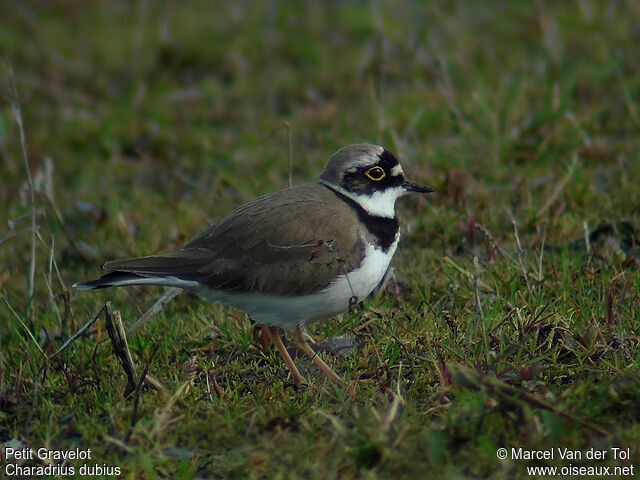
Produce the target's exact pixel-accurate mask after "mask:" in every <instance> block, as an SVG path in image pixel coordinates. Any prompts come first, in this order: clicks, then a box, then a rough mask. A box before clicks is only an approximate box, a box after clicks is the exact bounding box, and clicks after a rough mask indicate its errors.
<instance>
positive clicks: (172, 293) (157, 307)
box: [127, 288, 182, 337]
mask: <svg viewBox="0 0 640 480" xmlns="http://www.w3.org/2000/svg"><path fill="white" fill-rule="evenodd" d="M180 293H182V289H180V288H170V289H169V290H167V291H166V292H165V293H164V295H162V296H161V297H160V298H159V299H158V300H156V302H155V303H154V304H153V305H151V307H149V309H148V310H147V311H146V312H144V313H143V314H142V316H141V317H140V318H139V319H138V320H136V321H135V322H134V323H133V325H131V326H130V327H129V328H128V329H127V337H130V336H131V335H132V334H133V333H135V332H136V331H138V330H139V329H140V328H141V327H142V326H143V325H144V324H145V323H147V321H148V320H149V319H150V318H151V317H153V316H154V315H155V314H156V313H158V312H161V311H162V309H163V308H164V307H165V305H167V304H168V303H169V302H170V301H171V300H173V299H174V298H176V297H177V296H178V295H179V294H180Z"/></svg>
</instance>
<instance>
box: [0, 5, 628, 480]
mask: <svg viewBox="0 0 640 480" xmlns="http://www.w3.org/2000/svg"><path fill="white" fill-rule="evenodd" d="M2 17H3V18H2V20H0V26H1V28H0V55H1V56H2V58H3V61H4V64H5V66H4V67H3V68H2V71H1V72H0V79H1V82H2V83H1V85H2V90H3V94H4V95H3V97H4V100H3V102H2V103H1V104H0V105H1V106H0V158H1V161H0V202H1V208H0V221H1V222H0V225H2V226H1V227H0V294H1V295H2V297H3V298H2V299H0V302H1V303H2V306H1V307H0V442H2V443H4V442H8V441H10V440H14V441H15V440H19V441H20V442H23V445H25V446H29V447H31V448H34V449H35V448H40V447H47V448H50V449H58V450H61V449H70V448H75V447H76V446H77V447H79V448H81V449H87V448H91V450H92V458H93V459H95V463H97V464H98V465H107V466H111V467H113V466H118V467H119V468H120V469H121V471H122V478H295V477H305V478H392V477H398V478H425V477H431V478H438V477H440V478H466V477H491V478H525V477H527V471H526V467H527V466H543V465H556V466H558V467H562V466H568V465H569V463H573V465H577V466H582V465H584V466H594V465H607V466H611V467H613V466H631V465H634V467H636V468H640V450H639V449H638V445H639V444H640V406H639V405H640V402H639V399H640V380H638V378H639V375H638V374H639V373H640V371H639V370H640V369H639V367H638V364H639V361H640V345H639V344H640V295H639V292H640V273H639V264H640V249H639V246H638V241H639V238H640V236H639V234H638V232H639V231H640V215H639V212H640V186H639V185H640V153H639V152H640V140H639V139H640V116H639V115H640V59H639V56H638V53H637V50H638V49H637V45H638V44H639V42H640V33H639V31H638V29H637V24H638V21H640V8H639V7H638V5H637V4H636V3H634V2H626V3H619V2H614V1H608V2H595V1H593V2H592V1H588V0H587V1H581V2H556V4H552V3H551V2H537V3H535V2H474V3H471V2H431V3H430V4H429V5H428V6H423V5H422V4H421V3H420V2H416V3H415V4H401V3H398V4H397V5H396V6H394V7H388V6H386V5H384V4H382V3H381V4H376V6H368V5H365V4H359V3H358V4H356V3H353V4H349V5H338V4H333V3H332V4H326V5H325V4H323V3H319V4H315V5H313V6H312V7H311V6H309V7H303V6H301V5H295V4H294V3H293V2H289V3H284V2H271V3H270V4H268V5H262V4H260V3H258V2H250V3H249V4H248V5H247V6H240V5H238V6H232V5H216V6H215V8H214V7H213V6H211V5H208V4H207V3H206V2H196V1H194V2H187V3H171V2H168V3H156V2H139V3H135V4H133V3H131V2H116V3H114V2H87V3H84V2H72V3H64V2H56V3H53V4H48V5H47V6H43V5H42V4H41V3H40V2H19V3H15V4H11V5H7V6H6V7H5V8H4V13H3V15H2ZM9 69H11V70H12V71H13V75H11V74H10V73H9ZM12 78H13V81H14V82H15V86H16V88H17V91H18V96H19V112H20V114H21V115H22V118H23V125H24V133H25V140H26V153H27V156H28V165H29V168H30V173H31V176H32V178H33V182H34V188H35V192H34V194H35V211H36V213H37V215H36V217H35V218H36V226H37V234H36V235H35V236H32V229H31V212H32V205H31V202H30V197H29V193H28V185H27V175H26V171H25V166H24V161H23V150H22V147H21V142H20V132H19V128H18V122H17V115H16V113H15V112H14V110H13V109H12V107H11V100H12V98H13V97H12V94H11V92H12V89H11V83H12ZM16 106H17V105H16ZM285 122H286V123H287V124H288V125H289V127H290V132H291V138H292V141H291V148H292V151H293V171H292V174H293V181H294V183H302V182H305V181H309V180H312V179H314V178H315V177H317V175H318V174H319V173H320V171H321V170H322V167H323V165H324V162H325V161H326V159H327V158H328V157H329V155H330V154H331V153H333V152H334V151H335V150H336V149H337V148H339V147H340V146H343V145H345V144H348V143H353V142H358V141H373V142H379V143H381V144H384V145H385V146H386V147H387V148H389V149H390V150H392V151H394V152H395V153H396V154H397V155H398V156H399V157H400V158H401V160H402V161H403V163H404V164H405V170H406V171H408V172H409V175H410V177H411V178H412V179H414V180H416V181H420V182H423V183H427V184H429V185H432V186H433V187H434V188H435V189H436V193H435V194H432V195H430V196H428V197H426V198H424V199H418V198H412V199H405V200H402V201H401V204H400V205H399V207H398V212H399V215H400V217H401V225H402V229H403V240H402V241H401V244H400V248H399V252H398V254H397V255H396V257H395V260H394V267H395V279H394V282H392V287H393V288H392V289H390V290H388V291H385V292H382V293H381V294H380V295H378V296H377V297H374V298H370V299H367V300H366V301H365V302H364V305H363V306H362V307H358V308H357V309H356V310H355V311H354V312H352V313H345V314H343V315H341V316H338V317H336V318H332V319H330V320H328V321H326V322H323V323H319V324H316V325H313V326H312V327H311V328H310V333H312V334H313V335H315V336H316V337H317V338H319V339H322V340H324V339H326V338H330V337H333V336H336V335H341V334H345V333H351V334H352V335H353V332H355V347H354V351H353V353H352V354H351V355H347V356H330V355H324V358H326V359H327V361H328V362H329V363H330V364H331V365H332V367H333V368H334V369H335V370H336V371H337V372H338V373H340V374H341V375H343V376H344V378H345V379H346V386H345V387H344V388H336V387H334V386H332V385H330V384H328V383H326V380H325V378H324V377H322V375H321V374H320V373H319V372H318V371H317V370H316V369H315V368H313V367H312V366H311V365H310V364H309V362H307V361H306V359H303V358H298V360H297V362H298V363H299V365H300V367H301V369H302V371H303V373H304V374H305V375H307V376H308V377H309V379H310V380H311V383H312V384H313V385H314V387H312V388H305V389H299V388H296V387H295V386H294V384H293V383H292V379H291V377H290V375H289V374H288V371H287V370H286V368H285V366H284V365H283V363H282V361H281V360H280V358H279V356H278V355H277V352H276V351H275V350H273V349H271V350H265V349H264V348H263V347H262V342H261V340H260V337H259V335H258V334H257V332H256V331H255V329H254V328H252V326H251V324H250V321H249V319H248V318H247V317H246V316H245V315H244V314H243V313H242V312H238V311H236V310H234V309H232V308H227V307H221V306H212V305H209V304H206V303H204V302H202V301H200V300H199V299H198V298H196V297H194V296H190V295H181V296H179V297H177V298H176V299H175V300H174V301H173V302H171V303H170V304H169V305H168V306H167V307H166V308H165V309H164V310H163V311H162V313H160V314H159V315H157V316H156V317H154V319H153V321H152V322H150V323H149V324H148V325H146V326H145V327H144V328H143V329H142V331H141V332H140V334H139V335H136V336H134V337H133V338H131V340H130V347H131V350H132V354H133V358H134V361H135V362H136V368H137V370H138V373H141V372H142V371H143V369H144V368H145V367H147V366H148V373H149V375H151V376H153V377H154V378H157V379H158V380H159V382H160V383H161V384H162V388H160V389H152V388H146V387H145V388H143V389H142V390H141V391H140V394H139V397H138V400H137V402H136V401H134V397H135V395H134V396H126V395H125V394H124V391H125V387H126V377H125V375H124V372H123V370H122V368H121V366H120V364H119V362H118V360H117V359H116V357H115V355H114V352H113V349H112V347H111V344H110V342H109V341H108V340H107V341H105V339H106V338H107V335H106V331H105V325H104V320H103V319H101V320H100V321H99V322H98V323H97V324H96V326H94V328H92V330H91V331H90V332H89V334H87V335H86V336H84V337H82V338H80V339H78V340H77V341H75V342H74V343H73V344H72V345H71V346H70V347H69V348H68V349H67V350H66V351H64V352H63V353H62V354H61V356H60V357H59V358H54V357H52V353H53V352H54V351H55V350H56V349H57V348H58V347H59V346H60V345H62V343H63V342H64V341H65V340H66V339H67V338H68V337H69V336H70V335H71V334H73V333H74V332H75V331H76V330H77V329H78V328H80V327H81V326H82V325H83V324H84V323H85V322H86V321H87V320H88V319H89V318H90V317H91V316H92V315H93V314H94V313H95V312H96V311H97V310H98V309H99V308H100V307H101V306H102V304H103V303H104V302H105V301H106V300H110V301H111V302H112V309H114V310H119V311H120V312H121V314H122V317H123V319H124V321H125V323H126V324H131V323H133V322H134V321H135V320H136V319H137V318H138V317H139V315H140V314H141V313H142V312H144V311H145V310H146V309H147V308H148V307H149V306H150V305H151V304H152V303H153V302H154V301H155V300H156V299H157V298H158V297H159V296H160V295H161V294H162V290H161V289H149V288H147V289H128V290H126V289H121V290H113V291H101V292H99V293H93V294H91V293H89V294H88V293H82V292H78V293H76V292H74V291H73V290H72V289H71V285H72V284H73V283H74V282H76V281H82V280H85V279H89V278H93V277H95V276H96V275H97V274H98V273H99V271H98V266H99V265H100V264H101V263H102V262H103V261H105V260H108V259H115V258H121V257H126V256H133V255H143V254H149V253H154V252H160V251H163V250H168V249H172V248H176V247H178V246H180V245H181V244H183V243H184V242H186V241H187V240H189V238H190V237H192V236H193V235H195V234H196V233H198V232H199V231H200V230H202V229H203V228H204V227H205V226H206V225H208V224H209V223H211V222H215V221H217V220H219V219H221V218H222V217H223V216H224V215H225V214H227V213H229V212H230V211H231V210H232V209H233V208H234V207H235V206H238V205H239V204H241V203H243V202H245V201H247V200H249V199H251V198H253V197H255V196H257V195H260V194H263V193H267V192H271V191H274V190H277V189H281V188H284V187H286V186H287V184H288V156H287V155H288V149H289V144H288V142H287V134H286V130H285V129H284V128H282V126H283V125H284V124H285ZM32 239H35V240H34V243H35V256H32V254H31V248H32ZM32 261H33V262H34V263H33V265H34V267H35V276H34V284H33V295H32V296H30V293H29V288H28V278H29V270H30V264H31V262H32ZM396 285H397V287H398V288H397V289H396V288H395V287H396ZM9 306H10V307H11V308H9ZM12 310H13V311H12ZM156 348H157V350H156ZM41 350H42V351H44V352H45V353H46V354H47V356H48V357H49V358H48V359H45V357H44V356H43V354H42V353H41ZM154 352H155V354H154ZM214 382H217V384H218V386H219V390H220V392H221V395H218V394H217V393H216V389H215V387H214ZM500 447H507V448H509V449H510V448H511V447H516V448H518V447H523V448H525V449H528V450H543V449H549V448H555V447H561V448H565V447H566V448H569V449H574V450H580V451H583V452H584V451H586V450H588V449H589V448H592V447H593V448H596V449H609V448H610V447H620V448H627V447H628V448H630V449H631V458H630V459H629V460H614V459H613V458H612V457H611V451H609V454H608V456H607V458H606V460H605V461H595V460H584V459H583V460H582V461H573V462H569V461H567V460H560V459H559V458H558V457H557V456H556V459H555V460H532V461H527V460H512V459H509V460H499V459H498V458H497V456H496V451H497V449H498V448H500ZM81 464H82V462H76V463H74V462H72V465H76V466H77V467H78V468H79V466H80V465H81ZM0 465H1V466H2V468H3V474H5V473H6V472H5V470H4V468H5V465H6V462H5V461H4V460H2V461H1V462H0ZM527 478H528V477H527ZM627 478H629V477H627Z"/></svg>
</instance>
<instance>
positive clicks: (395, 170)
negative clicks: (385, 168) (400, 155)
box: [391, 164, 402, 177]
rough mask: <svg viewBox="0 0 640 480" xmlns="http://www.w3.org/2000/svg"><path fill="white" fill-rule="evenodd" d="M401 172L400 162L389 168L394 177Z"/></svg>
mask: <svg viewBox="0 0 640 480" xmlns="http://www.w3.org/2000/svg"><path fill="white" fill-rule="evenodd" d="M401 173H402V167H401V166H400V164H398V165H396V166H395V167H393V168H392V169H391V176H392V177H395V176H398V175H400V174H401Z"/></svg>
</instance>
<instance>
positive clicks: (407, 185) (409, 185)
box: [402, 180, 433, 193]
mask: <svg viewBox="0 0 640 480" xmlns="http://www.w3.org/2000/svg"><path fill="white" fill-rule="evenodd" d="M402 187H403V188H404V189H405V191H407V192H414V193H431V192H433V188H431V187H427V186H426V185H418V184H417V183H413V182H410V181H408V180H405V181H404V183H403V184H402Z"/></svg>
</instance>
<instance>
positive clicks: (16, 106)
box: [4, 64, 37, 316]
mask: <svg viewBox="0 0 640 480" xmlns="http://www.w3.org/2000/svg"><path fill="white" fill-rule="evenodd" d="M4 68H5V70H6V71H7V75H8V76H9V104H10V105H11V110H12V111H13V116H14V117H15V119H16V123H17V124H18V132H19V134H20V146H21V148H22V161H23V163H24V170H25V175H26V178H27V186H28V188H29V202H30V204H31V254H30V257H29V271H28V274H27V291H28V294H29V316H31V315H32V313H33V310H32V308H31V301H32V299H33V294H34V291H35V284H34V281H35V275H36V227H37V225H36V194H35V191H34V188H33V178H32V177H31V167H30V166H29V156H28V155H27V141H26V138H25V133H24V122H23V120H22V110H21V109H20V102H19V99H18V88H17V87H16V80H15V76H14V74H13V69H12V68H11V67H10V66H8V65H7V64H4Z"/></svg>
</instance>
